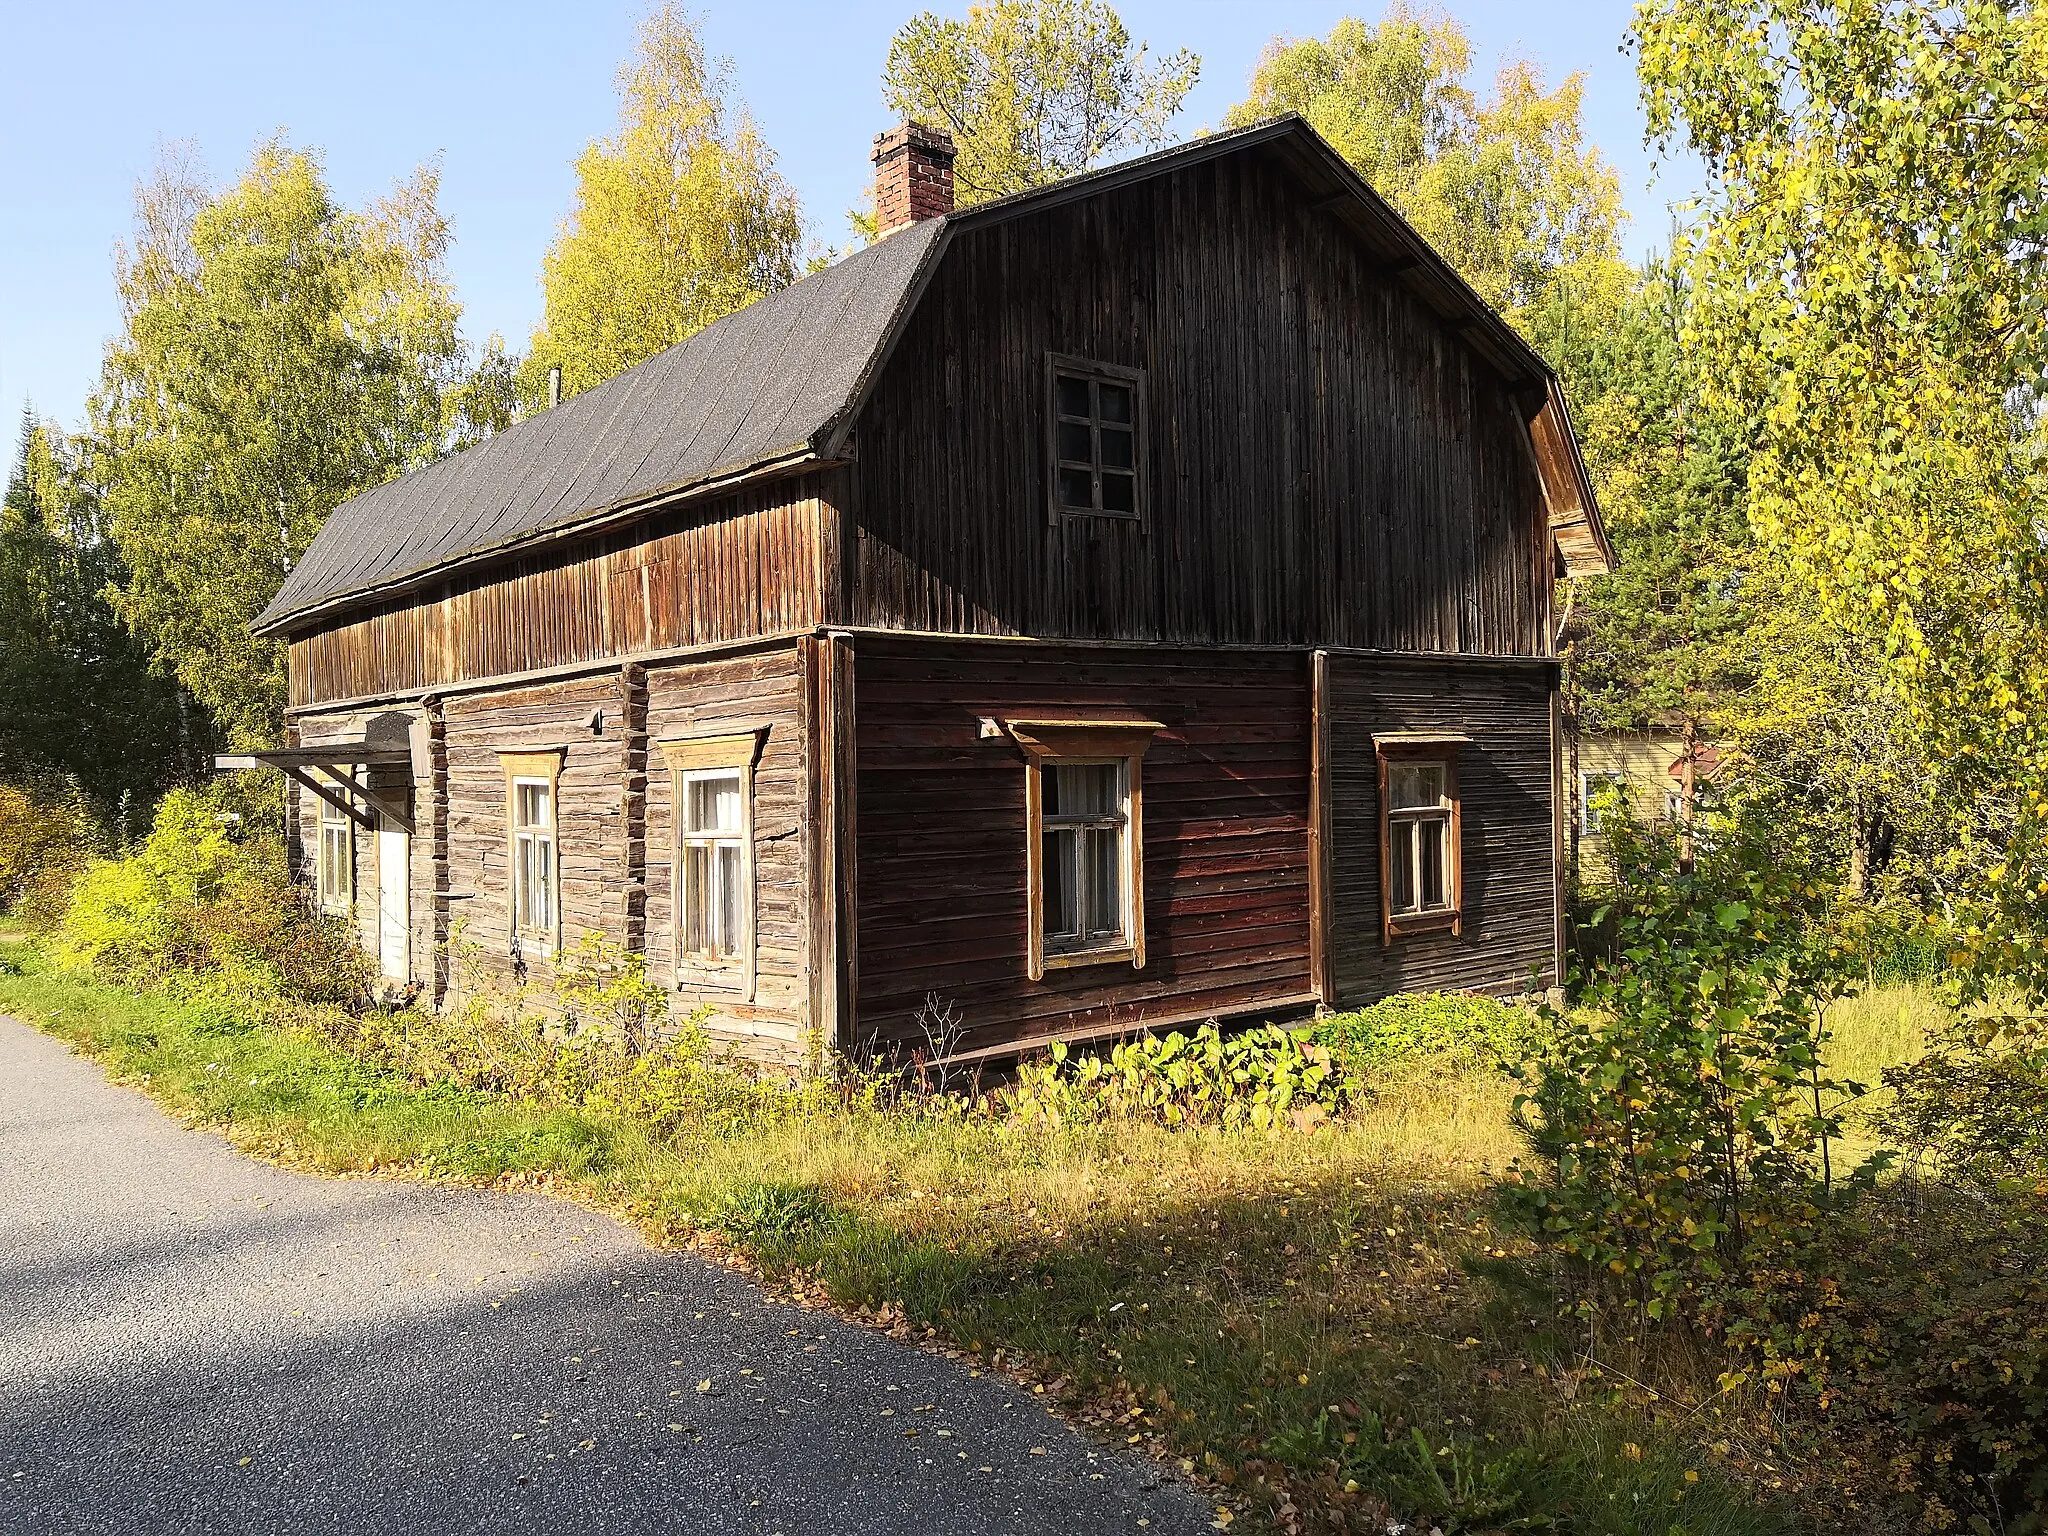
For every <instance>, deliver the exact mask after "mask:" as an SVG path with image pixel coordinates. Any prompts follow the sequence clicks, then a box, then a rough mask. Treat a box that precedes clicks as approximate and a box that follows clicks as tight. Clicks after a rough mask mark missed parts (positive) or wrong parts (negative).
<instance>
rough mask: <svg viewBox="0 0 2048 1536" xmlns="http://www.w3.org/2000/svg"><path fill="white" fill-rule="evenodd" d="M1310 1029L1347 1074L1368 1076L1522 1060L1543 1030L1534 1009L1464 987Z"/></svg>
mask: <svg viewBox="0 0 2048 1536" xmlns="http://www.w3.org/2000/svg"><path fill="white" fill-rule="evenodd" d="M1311 1034H1312V1036H1313V1038H1314V1039H1316V1040H1317V1041H1319V1042H1320V1043H1322V1044H1324V1045H1327V1046H1328V1047H1329V1048H1330V1050H1331V1052H1332V1054H1333V1055H1334V1056H1335V1057H1336V1059H1337V1061H1338V1062H1339V1063H1340V1064H1341V1065H1342V1066H1343V1067H1344V1069H1345V1070H1346V1071H1347V1072H1348V1073H1350V1074H1352V1075H1355V1076H1357V1077H1361V1078H1369V1077H1374V1076H1383V1075H1387V1074H1392V1073H1398V1072H1400V1071H1401V1070H1403V1069H1404V1068H1409V1067H1414V1066H1421V1065H1424V1064H1426V1065H1427V1066H1428V1067H1429V1068H1430V1069H1431V1070H1436V1069H1438V1068H1442V1067H1452V1068H1464V1067H1492V1066H1494V1065H1495V1064H1497V1063H1500V1062H1504V1061H1519V1060H1521V1059H1522V1058H1523V1057H1524V1056H1526V1055H1527V1054H1528V1053H1529V1052H1530V1051H1531V1050H1533V1049H1534V1048H1535V1042H1536V1039H1537V1035H1538V1029H1537V1018H1536V1015H1535V1013H1534V1012H1533V1011H1532V1010H1531V1009H1529V1008H1527V1007H1521V1006H1517V1005H1516V1004H1512V1003H1503V1002H1500V1001H1498V1000H1496V999H1494V998H1490V997H1477V996H1473V995H1471V994H1469V993H1462V992H1417V993H1407V994H1404V995H1402V996H1399V997H1389V998H1386V999H1384V1000H1383V1001H1381V1002H1377V1003H1374V1004H1372V1005H1371V1006H1370V1007H1367V1008H1360V1009H1358V1010H1356V1011H1355V1012H1352V1013H1337V1014H1332V1015H1330V1016H1329V1017H1328V1018H1325V1019H1319V1020H1318V1021H1317V1022H1316V1024H1315V1027H1314V1028H1313V1030H1312V1031H1311Z"/></svg>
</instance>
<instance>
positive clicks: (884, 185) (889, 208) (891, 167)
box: [870, 123, 953, 240]
mask: <svg viewBox="0 0 2048 1536" xmlns="http://www.w3.org/2000/svg"><path fill="white" fill-rule="evenodd" d="M870 158H872V159H873V160H874V162H875V238H876V239H877V240H880V239H882V238H884V237H886V236H888V235H893V234H895V233H896V231H897V230H899V229H903V228H906V227H907V226H909V225H911V224H915V223H916V222H917V221H918V220H920V219H936V218H942V217H944V216H945V215H946V214H949V213H951V212H952V211H953V136H952V135H951V134H949V133H947V132H946V131H945V130H944V129H942V128H927V127H925V125H924V124H923V123H899V124H898V125H897V126H896V127H894V128H891V129H890V130H889V131H888V132H887V133H878V134H876V135H875V150H874V154H873V155H872V156H871V157H870Z"/></svg>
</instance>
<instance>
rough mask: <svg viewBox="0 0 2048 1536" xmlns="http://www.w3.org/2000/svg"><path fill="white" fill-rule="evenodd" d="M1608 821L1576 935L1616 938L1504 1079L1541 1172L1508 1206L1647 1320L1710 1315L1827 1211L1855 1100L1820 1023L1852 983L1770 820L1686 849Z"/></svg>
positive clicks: (1737, 816) (1852, 961) (1620, 814)
mask: <svg viewBox="0 0 2048 1536" xmlns="http://www.w3.org/2000/svg"><path fill="white" fill-rule="evenodd" d="M1613 812H1614V813H1613V814H1611V815H1603V818H1602V822H1601V828H1602V833H1603V836H1605V837H1606V839H1607V843H1608V849H1609V853H1610V856H1611V858H1612V861H1613V867H1614V869H1615V872H1616V885H1615V889H1614V891H1613V893H1612V895H1611V896H1610V898H1609V901H1608V904H1607V906H1606V907H1605V908H1603V909H1602V910H1600V911H1598V912H1596V913H1595V914H1594V915H1593V916H1592V918H1591V920H1590V921H1591V923H1592V924H1593V925H1594V926H1596V927H1600V928H1601V929H1602V930H1603V931H1604V932H1605V933H1606V934H1607V935H1609V942H1608V943H1607V944H1604V945H1602V946H1598V947H1595V948H1593V949H1591V950H1589V952H1588V953H1587V955H1586V957H1585V958H1583V959H1582V960H1581V961H1580V962H1579V963H1578V965H1577V967H1576V969H1575V971H1574V974H1573V975H1572V977H1571V978H1570V979H1571V983H1572V986H1573V989H1574V991H1575V993H1576V1004H1577V1005H1576V1006H1575V1007H1573V1008H1571V1009H1570V1010H1568V1011H1567V1010H1560V1009H1557V1008H1554V1007H1550V1006H1548V1005H1546V1006H1545V1008H1544V1010H1543V1011H1544V1015H1545V1019H1546V1022H1547V1024H1548V1027H1549V1031H1550V1038H1549V1040H1548V1041H1546V1042H1545V1044H1544V1046H1543V1048H1542V1051H1541V1054H1540V1055H1539V1056H1538V1057H1537V1058H1536V1059H1535V1060H1534V1061H1533V1062H1532V1063H1530V1064H1529V1065H1527V1066H1521V1067H1516V1068H1515V1069H1514V1076H1515V1077H1516V1078H1517V1079H1518V1080H1519V1081H1520V1082H1522V1083H1523V1085H1524V1092H1523V1093H1522V1094H1521V1095H1519V1096H1518V1098H1517V1100H1516V1111H1517V1114H1518V1115H1519V1116H1520V1117H1521V1119H1522V1123H1523V1126H1524V1129H1525V1130H1526V1132H1527V1134H1528V1137H1529V1140H1530V1144H1531V1147H1532V1149H1533V1151H1534V1152H1535V1154H1536V1161H1535V1162H1534V1163H1532V1164H1529V1165H1524V1166H1522V1167H1520V1168H1518V1169H1517V1170H1516V1172H1515V1175H1514V1177H1513V1180H1512V1182H1511V1184H1510V1186H1509V1193H1510V1196H1511V1202H1512V1203H1513V1204H1514V1205H1515V1206H1516V1207H1517V1208H1519V1210H1520V1211H1521V1212H1522V1213H1523V1215H1524V1216H1525V1218H1526V1219H1527V1221H1528V1223H1529V1225H1530V1226H1531V1227H1532V1228H1533V1229H1534V1230H1535V1231H1536V1232H1537V1233H1538V1234H1539V1235H1540V1237H1541V1238H1542V1239H1543V1240H1544V1241H1545V1242H1547V1243H1549V1244H1551V1245H1554V1246H1555V1247H1557V1248H1560V1249H1562V1250H1563V1251H1564V1252H1566V1253H1568V1254H1570V1255H1572V1256H1573V1257H1575V1258H1577V1259H1580V1260H1582V1261H1584V1262H1585V1264H1586V1265H1588V1266H1589V1267H1590V1269H1592V1270H1593V1271H1595V1272H1605V1273H1607V1274H1610V1275H1612V1276H1614V1277H1616V1278H1617V1279H1618V1280H1619V1281H1621V1282H1622V1283H1624V1284H1625V1285H1626V1286H1627V1287H1628V1288H1629V1289H1630V1290H1631V1292H1632V1293H1633V1295H1634V1296H1635V1298H1636V1299H1637V1300H1638V1301H1639V1302H1640V1303H1641V1304H1642V1305H1643V1307H1644V1308H1645V1310H1646V1311H1647V1312H1648V1314H1649V1315H1650V1316H1652V1317H1669V1316H1674V1315H1692V1316H1708V1317H1709V1318H1710V1320H1711V1315H1712V1314H1714V1313H1716V1311H1717V1309H1718V1308H1720V1307H1721V1305H1722V1304H1723V1300H1724V1298H1725V1295H1726V1293H1727V1291H1728V1289H1729V1288H1730V1287H1731V1286H1739V1285H1740V1284H1741V1283H1742V1282H1743V1281H1745V1280H1746V1279H1747V1278H1748V1277H1749V1276H1750V1275H1751V1274H1752V1273H1753V1272H1754V1271H1756V1270H1758V1269H1759V1268H1760V1267H1771V1266H1775V1265H1778V1264H1782V1263H1786V1262H1788V1257H1787V1253H1788V1250H1789V1249H1792V1248H1796V1247H1797V1246H1798V1245H1799V1244H1800V1243H1801V1242H1803V1241H1804V1240H1805V1239H1807V1238H1808V1237H1810V1235H1811V1233H1812V1231H1813V1229H1814V1226H1815V1223H1816V1221H1817V1220H1818V1218H1819V1215H1820V1211H1821V1209H1822V1207H1823V1206H1824V1205H1825V1204H1826V1203H1827V1201H1828V1200H1829V1198H1830V1195H1831V1193H1832V1185H1833V1182H1834V1178H1833V1175H1834V1169H1833V1167H1832V1146H1833V1143H1834V1142H1835V1141H1836V1139H1837V1138H1838V1137H1839V1135H1840V1131H1841V1126H1840V1119H1839V1111H1840V1109H1841V1107H1842V1105H1843V1104H1844V1103H1845V1102H1846V1101H1847V1099H1848V1098H1850V1097H1852V1096H1854V1095H1855V1094H1856V1093H1857V1092H1859V1091H1860V1090H1859V1089H1858V1088H1857V1087H1856V1086H1855V1085H1852V1084H1842V1083H1837V1082H1835V1081H1833V1080H1831V1079H1830V1078H1829V1076H1828V1075H1827V1073H1826V1071H1825V1069H1824V1067H1823V1065H1822V1048H1823V1045H1824V1042H1825V1039H1826V1030H1825V1022H1824V1020H1825V1010H1826V1007H1827V1004H1828V1003H1829V1002H1830V1001H1832V1000H1833V999H1834V998H1836V997H1839V996H1841V995H1843V994H1844V993H1846V992H1848V991H1850V990H1851V989H1852V988H1853V987H1855V986H1856V985H1857V984H1858V982H1859V981H1860V979H1861V972H1862V966H1861V964H1860V962H1859V960H1858V959H1857V957H1855V956H1854V955H1853V954H1852V953H1851V952H1849V951H1848V950H1847V949H1846V948H1845V947H1844V946H1843V945H1842V944H1840V943H1839V942H1837V940H1836V938H1835V937H1834V935H1833V934H1832V933H1831V932H1830V929H1829V926H1828V922H1827V916H1828V910H1827V909H1828V893H1827V891H1826V888H1825V887H1824V886H1823V885H1822V884H1821V882H1820V881H1819V880H1817V879H1816V878H1815V877H1814V875H1813V874H1812V873H1811V870H1812V868H1813V866H1812V864H1811V863H1810V862H1809V861H1808V860H1807V859H1806V858H1805V857H1803V856H1802V849H1801V847H1800V845H1799V840H1798V837H1797V832H1796V827H1794V826H1791V825H1788V823H1787V821H1786V820H1785V819H1784V818H1782V817H1779V816H1776V815H1774V814H1772V812H1771V810H1770V808H1768V807H1765V806H1750V807H1743V806H1729V807H1726V808H1725V809H1724V810H1723V811H1721V812H1720V813H1719V814H1716V815H1715V816H1713V818H1712V819H1711V821H1710V822H1708V823H1707V824H1706V828H1703V830H1702V831H1701V833H1700V835H1699V836H1698V838H1697V839H1696V843H1697V846H1696V848H1691V849H1689V848H1687V847H1686V846H1685V843H1684V840H1683V838H1682V835H1681V833H1680V831H1679V830H1678V829H1676V828H1674V827H1671V826H1670V825H1668V824H1662V823H1659V824H1652V825H1642V824H1639V823H1637V822H1635V821H1634V820H1632V819H1631V818H1630V817H1629V816H1628V815H1627V814H1625V812H1624V811H1623V810H1622V808H1620V807H1618V806H1617V807H1614V808H1613ZM1708 828H1710V830H1707V829H1708Z"/></svg>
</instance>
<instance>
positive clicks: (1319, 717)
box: [1308, 651, 1337, 1005]
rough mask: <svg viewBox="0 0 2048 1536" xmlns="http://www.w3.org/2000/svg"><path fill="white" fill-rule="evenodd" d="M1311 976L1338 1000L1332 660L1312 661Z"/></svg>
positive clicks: (1324, 996)
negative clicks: (1334, 975)
mask: <svg viewBox="0 0 2048 1536" xmlns="http://www.w3.org/2000/svg"><path fill="white" fill-rule="evenodd" d="M1309 669H1310V670H1309V677H1310V681H1309V721H1310V723H1309V779H1308V786H1309V787H1308V881H1309V885H1308V889H1309V898H1308V974H1309V980H1310V982H1311V983H1312V989H1313V991H1314V992H1315V996H1316V1000H1317V1001H1318V1002H1320V1003H1324V1004H1326V1005H1331V1004H1334V1003H1335V1002H1336V995H1337V989H1336V986H1335V984H1334V982H1333V981H1332V979H1331V975H1330V782H1329V781H1330V656H1329V653H1328V652H1327V651H1316V652H1314V653H1313V654H1312V655H1311V656H1310V657H1309Z"/></svg>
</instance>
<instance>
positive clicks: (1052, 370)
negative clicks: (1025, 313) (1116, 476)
mask: <svg viewBox="0 0 2048 1536" xmlns="http://www.w3.org/2000/svg"><path fill="white" fill-rule="evenodd" d="M1062 374H1066V375H1068V376H1070V377H1073V378H1084V379H1087V380H1088V381H1089V382H1090V384H1097V383H1109V384H1122V385H1126V386H1128V387H1129V389H1130V391H1131V510H1130V511H1128V512H1117V511H1111V510H1107V509H1105V508H1104V507H1103V506H1102V453H1101V446H1100V439H1099V438H1098V437H1096V436H1095V435H1094V429H1095V428H1098V427H1099V426H1100V424H1101V420H1102V418H1101V417H1099V416H1091V417H1089V425H1090V428H1091V435H1090V447H1091V450H1092V452H1093V457H1092V458H1091V460H1090V462H1089V469H1090V473H1091V476H1092V480H1093V493H1094V497H1095V503H1096V504H1095V505H1094V506H1092V507H1070V506H1067V505H1066V504H1065V503H1063V502H1062V501H1061V500H1060V376H1061V375H1062ZM1073 419H1074V420H1077V421H1078V420H1079V419H1080V418H1079V417H1075V418H1073ZM1073 462H1076V463H1078V462H1079V461H1078V460H1076V461H1073ZM1147 479H1148V477H1147V475H1146V473H1145V370H1144V369H1142V368H1126V367H1124V366H1122V365H1121V364H1118V363H1105V362H1099V361H1097V360H1096V359H1094V358H1087V357H1074V356H1070V355H1068V354H1066V353H1061V352H1048V353H1046V355H1045V503H1046V520H1047V521H1048V522H1049V523H1050V524H1051V525H1052V526H1054V527H1057V526H1059V524H1060V522H1061V521H1062V520H1063V519H1065V518H1074V517H1087V518H1097V517H1100V518H1109V519H1112V520H1114V521H1116V522H1120V523H1135V524H1137V525H1139V526H1140V527H1142V526H1143V525H1144V523H1145V513H1146V493H1147V489H1148V487H1147V484H1146V482H1147Z"/></svg>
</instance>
